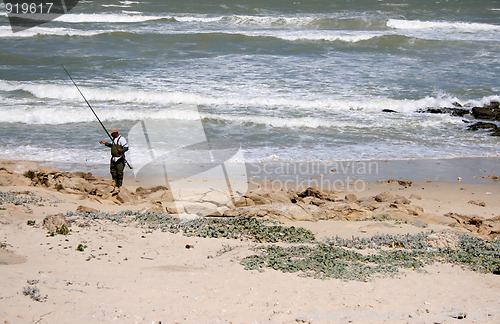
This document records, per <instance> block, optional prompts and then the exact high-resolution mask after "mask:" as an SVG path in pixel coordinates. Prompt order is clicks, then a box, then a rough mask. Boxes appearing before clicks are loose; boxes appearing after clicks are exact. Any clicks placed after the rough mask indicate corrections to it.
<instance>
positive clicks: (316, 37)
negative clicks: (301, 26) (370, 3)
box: [241, 30, 384, 43]
mask: <svg viewBox="0 0 500 324" xmlns="http://www.w3.org/2000/svg"><path fill="white" fill-rule="evenodd" d="M241 34H243V35H246V36H264V37H276V38H280V39H284V40H290V41H297V40H304V41H329V42H334V41H343V42H349V43H356V42H360V41H364V40H368V39H372V38H375V37H380V36H382V35H384V34H383V33H379V32H371V33H368V32H348V31H343V32H339V31H333V30H301V31H292V30H279V31H252V32H241Z"/></svg>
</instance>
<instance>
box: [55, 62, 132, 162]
mask: <svg viewBox="0 0 500 324" xmlns="http://www.w3.org/2000/svg"><path fill="white" fill-rule="evenodd" d="M61 66H62V68H63V69H64V71H65V72H66V74H67V75H68V76H69V78H70V80H71V82H73V84H74V85H75V87H76V89H77V90H78V92H80V95H81V96H82V98H83V100H85V102H86V103H87V106H89V108H90V110H92V113H93V114H94V116H95V118H97V121H98V122H99V124H101V126H102V128H103V129H104V131H105V132H106V134H107V135H108V137H109V139H110V140H111V143H113V137H112V136H111V134H110V133H109V132H108V130H107V129H106V127H104V124H103V123H102V122H101V120H100V119H99V117H98V116H97V114H96V113H95V111H94V109H93V108H92V106H91V105H90V103H89V102H88V101H87V99H86V98H85V96H84V95H83V93H82V92H81V91H80V88H79V87H78V86H77V85H76V82H75V80H73V78H72V77H71V75H70V74H69V72H68V70H66V68H65V67H64V65H62V64H61ZM123 159H124V160H125V163H126V164H127V165H128V167H129V168H130V169H132V166H131V165H130V164H129V163H128V161H127V159H125V155H123Z"/></svg>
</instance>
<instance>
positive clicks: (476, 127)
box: [467, 122, 498, 131]
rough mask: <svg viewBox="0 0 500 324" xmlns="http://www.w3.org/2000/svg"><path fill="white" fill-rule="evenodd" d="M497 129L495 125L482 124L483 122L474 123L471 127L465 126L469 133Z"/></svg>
mask: <svg viewBox="0 0 500 324" xmlns="http://www.w3.org/2000/svg"><path fill="white" fill-rule="evenodd" d="M497 128H498V126H497V125H496V124H493V123H483V122H479V123H475V124H473V125H470V126H467V129H468V130H471V131H477V130H480V129H488V130H496V129H497Z"/></svg>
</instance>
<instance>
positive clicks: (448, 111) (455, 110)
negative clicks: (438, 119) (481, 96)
mask: <svg viewBox="0 0 500 324" xmlns="http://www.w3.org/2000/svg"><path fill="white" fill-rule="evenodd" d="M417 112H418V113H428V114H450V115H451V116H456V117H463V116H465V115H469V114H470V111H469V110H468V109H462V108H427V109H419V110H417Z"/></svg>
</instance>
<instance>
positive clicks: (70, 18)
mask: <svg viewBox="0 0 500 324" xmlns="http://www.w3.org/2000/svg"><path fill="white" fill-rule="evenodd" d="M163 18H166V17H162V16H142V15H126V14H112V13H103V14H83V13H81V14H66V15H62V16H59V17H57V18H56V19H54V21H61V22H67V23H106V22H109V23H134V22H144V21H150V20H159V19H163Z"/></svg>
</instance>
